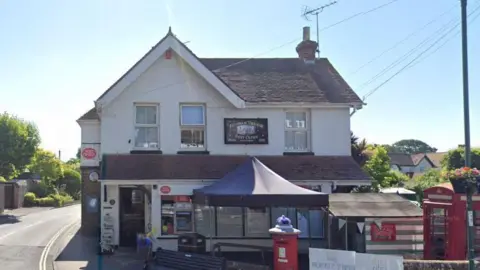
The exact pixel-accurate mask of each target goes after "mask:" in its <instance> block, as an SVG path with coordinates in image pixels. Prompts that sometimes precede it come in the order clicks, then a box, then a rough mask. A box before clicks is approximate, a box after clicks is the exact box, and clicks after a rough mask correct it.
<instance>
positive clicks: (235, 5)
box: [0, 0, 480, 159]
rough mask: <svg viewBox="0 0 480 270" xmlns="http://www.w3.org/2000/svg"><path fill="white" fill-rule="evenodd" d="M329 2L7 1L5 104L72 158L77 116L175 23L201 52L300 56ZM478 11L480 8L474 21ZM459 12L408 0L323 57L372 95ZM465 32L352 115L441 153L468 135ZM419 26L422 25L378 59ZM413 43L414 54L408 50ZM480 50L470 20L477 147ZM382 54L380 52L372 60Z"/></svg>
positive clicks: (1, 66) (2, 10) (359, 126)
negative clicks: (312, 13)
mask: <svg viewBox="0 0 480 270" xmlns="http://www.w3.org/2000/svg"><path fill="white" fill-rule="evenodd" d="M329 2H330V1H329V0H297V1H291V0H261V1H258V0H257V1H253V0H243V1H225V0H202V1H187V0H184V1H182V0H171V1H166V0H165V1H160V0H144V1H125V0H116V1H113V0H110V1H107V0H104V1H98V0H82V1H73V0H71V1H64V0H44V1H34V0H30V1H28V0H24V1H0V37H1V42H0V111H7V112H10V113H14V114H16V115H18V116H20V117H22V118H24V119H27V120H31V121H34V122H35V123H36V124H37V125H38V127H39V129H40V133H41V136H42V140H43V143H42V145H43V146H44V147H45V148H47V149H49V150H52V151H58V150H61V151H62V158H63V159H68V158H70V157H73V156H74V155H75V152H76V149H77V147H78V146H79V144H80V128H79V127H78V125H77V123H76V122H75V120H76V119H77V118H78V117H79V116H80V115H81V114H83V113H84V112H85V111H87V110H88V109H90V108H91V107H92V106H93V101H94V100H95V99H96V98H98V96H99V95H100V94H101V93H102V92H103V91H104V90H105V89H107V88H108V87H109V86H110V85H111V84H112V83H113V82H114V81H115V80H116V79H118V78H119V77H120V76H121V75H122V74H123V73H124V72H125V71H126V70H127V69H128V68H129V67H130V66H132V65H133V64H134V63H135V62H136V61H137V60H138V59H139V58H140V57H142V56H143V54H145V53H146V52H147V51H148V50H149V49H150V47H151V46H153V45H155V43H157V42H158V41H159V40H160V39H161V38H162V37H163V36H164V35H165V34H166V32H167V31H168V26H172V29H173V32H174V33H175V34H176V35H177V36H178V37H179V38H180V40H182V41H189V43H188V44H187V45H188V46H189V47H190V48H191V49H192V50H193V51H194V52H195V53H196V54H197V55H198V56H199V57H254V56H259V55H260V56H261V57H296V52H295V46H296V44H297V40H300V39H301V35H302V27H303V26H306V25H310V26H311V27H312V37H315V33H314V32H316V31H315V19H314V17H311V19H312V20H311V21H308V20H305V19H304V18H303V17H302V16H301V13H302V10H303V8H304V6H309V7H318V6H321V5H324V4H327V3H329ZM388 2H390V0H368V1H358V0H338V3H337V4H335V5H333V6H331V7H328V8H326V9H325V10H324V11H323V13H321V14H320V28H321V29H322V28H325V27H327V26H330V25H332V24H335V23H336V22H338V21H341V20H343V19H346V18H348V17H350V16H352V15H354V14H357V13H359V12H362V11H367V10H370V9H372V8H374V7H376V6H379V5H381V4H384V3H388ZM477 6H480V0H469V11H470V12H471V11H473V10H474V8H475V7H477ZM478 13H480V9H479V10H478V11H477V13H474V14H472V16H471V17H470V18H471V19H473V18H475V14H478ZM441 14H443V15H442V16H440V15H441ZM459 18H460V2H459V1H458V0H422V1H416V0H398V1H396V2H394V3H392V4H390V5H388V6H386V7H384V8H380V9H378V10H376V11H373V12H371V13H368V14H366V15H360V16H357V17H355V18H353V19H350V20H348V21H346V22H344V23H341V24H338V25H335V26H333V27H330V28H328V29H326V30H323V31H320V48H321V56H323V57H328V58H329V59H330V61H331V62H332V63H333V64H334V65H335V67H336V68H337V69H338V70H339V71H340V73H341V74H342V75H343V76H344V77H345V79H346V80H347V81H348V83H349V84H350V85H351V86H352V88H353V89H354V90H355V91H356V92H357V93H358V94H359V95H360V96H361V97H362V96H364V95H365V94H367V93H368V92H369V91H371V90H373V89H375V87H377V86H378V85H380V84H382V83H384V82H385V81H386V80H387V79H389V77H391V76H392V75H393V74H395V73H397V72H398V71H399V70H400V69H401V68H402V67H403V66H405V65H406V64H408V62H410V61H411V60H412V59H414V58H415V57H417V55H418V54H419V53H421V52H422V51H423V50H424V49H426V48H427V47H428V46H430V44H433V42H434V41H435V39H437V38H440V37H441V36H442V35H443V33H445V32H446V31H443V32H442V31H440V30H439V29H442V27H444V29H445V25H447V26H448V27H450V26H453V25H454V24H455V23H456V22H457V20H458V21H459V20H460V19H459ZM432 20H434V22H432V23H431V24H429V25H427V26H426V27H424V26H425V25H426V24H427V23H428V22H430V21H432ZM452 22H454V23H452ZM449 23H450V24H449ZM446 29H449V28H446ZM458 31H459V29H455V30H453V31H452V32H451V33H450V34H448V35H447V36H445V39H443V40H441V41H440V42H439V43H437V45H442V44H443V43H444V42H447V43H445V45H443V46H442V47H441V48H440V49H438V50H437V51H435V50H436V46H434V47H432V50H430V51H427V52H426V53H425V54H424V56H428V57H426V58H424V57H423V56H422V57H420V58H419V60H420V62H418V64H416V65H414V66H413V67H411V68H408V69H405V70H404V71H402V72H400V73H399V74H398V76H396V77H394V78H393V79H391V80H390V81H389V82H388V83H386V84H384V85H383V86H382V87H381V88H379V89H378V91H376V92H375V93H374V94H372V95H371V96H370V97H368V98H367V99H366V103H368V105H367V106H366V107H365V108H364V109H362V110H361V111H359V112H358V113H356V114H355V115H354V116H353V117H352V130H353V131H354V132H355V133H356V134H357V135H358V136H360V137H362V138H366V139H367V140H368V141H370V142H375V143H393V142H394V141H397V140H400V139H404V138H416V139H421V140H424V141H425V142H427V143H429V144H431V145H432V146H434V147H437V148H439V149H440V150H446V149H449V148H452V147H455V146H456V145H458V144H461V143H463V140H464V137H463V111H462V104H463V103H462V74H461V40H460V35H456V34H457V33H458ZM411 33H416V34H415V35H413V36H411V37H410V38H409V39H407V40H405V41H404V42H402V43H400V44H399V45H398V46H396V47H395V48H394V49H391V50H390V51H388V52H386V53H384V54H383V55H382V56H381V57H377V56H378V55H379V54H381V53H382V52H385V51H386V50H387V49H389V48H391V47H392V46H394V45H395V44H398V42H399V41H401V40H403V39H405V38H406V37H407V36H409V35H410V34H411ZM435 33H436V34H435ZM429 37H430V39H429V41H428V42H426V43H425V42H424V46H422V47H418V45H419V44H421V43H422V41H424V40H425V39H428V38H429ZM289 42H290V43H289ZM282 45H284V46H282ZM275 48H276V49H275ZM414 48H417V49H416V50H415V51H414V52H413V54H410V56H409V57H407V58H405V57H403V58H402V56H403V55H405V54H407V53H408V52H409V51H410V50H412V49H414ZM479 48H480V19H477V20H475V21H473V22H472V23H471V24H469V53H470V92H471V95H470V99H471V101H472V102H471V126H472V127H471V136H472V144H473V145H474V146H480V128H479V126H480V125H478V124H477V123H480V117H479V115H480V108H479V107H478V106H477V105H476V102H475V101H478V100H480V91H479V87H480V76H478V74H480V51H479ZM372 59H376V60H375V61H373V62H372V63H369V62H370V61H371V60H372ZM396 61H397V63H398V64H397V65H394V66H393V68H391V70H389V71H388V72H386V73H385V74H383V75H382V74H380V75H381V76H378V74H379V73H380V72H381V71H382V70H383V69H384V68H386V67H388V66H391V65H392V64H393V63H395V62H396ZM367 63H369V64H368V65H365V64H367ZM359 68H360V69H359ZM372 79H373V80H372ZM369 81H371V82H370V83H368V84H365V83H366V82H369ZM326 132H328V131H326Z"/></svg>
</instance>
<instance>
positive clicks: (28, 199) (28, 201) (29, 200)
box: [23, 192, 37, 206]
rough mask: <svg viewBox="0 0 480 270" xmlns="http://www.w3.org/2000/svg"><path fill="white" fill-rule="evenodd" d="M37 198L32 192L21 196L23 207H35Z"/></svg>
mask: <svg viewBox="0 0 480 270" xmlns="http://www.w3.org/2000/svg"><path fill="white" fill-rule="evenodd" d="M36 200H37V196H35V193H33V192H27V193H25V195H24V196H23V206H35V205H36Z"/></svg>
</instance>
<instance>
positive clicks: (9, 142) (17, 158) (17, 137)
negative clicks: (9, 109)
mask: <svg viewBox="0 0 480 270" xmlns="http://www.w3.org/2000/svg"><path fill="white" fill-rule="evenodd" d="M39 144H40V134H39V132H38V129H37V127H36V126H35V125H34V124H33V123H30V122H27V121H24V120H22V119H20V118H18V117H16V116H13V115H10V114H8V113H6V112H5V113H2V114H0V176H3V177H5V178H7V179H11V178H13V177H15V176H17V175H18V174H19V173H21V172H23V171H24V169H25V168H26V167H27V165H28V164H29V163H30V161H31V160H32V158H33V156H34V154H35V152H36V150H37V148H38V145H39Z"/></svg>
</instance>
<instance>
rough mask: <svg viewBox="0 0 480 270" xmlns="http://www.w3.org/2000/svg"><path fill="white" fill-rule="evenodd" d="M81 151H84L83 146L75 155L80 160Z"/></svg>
mask: <svg viewBox="0 0 480 270" xmlns="http://www.w3.org/2000/svg"><path fill="white" fill-rule="evenodd" d="M81 153H82V148H81V147H79V148H78V150H77V154H76V155H75V157H76V158H77V159H78V160H80V158H81V157H80V156H81Z"/></svg>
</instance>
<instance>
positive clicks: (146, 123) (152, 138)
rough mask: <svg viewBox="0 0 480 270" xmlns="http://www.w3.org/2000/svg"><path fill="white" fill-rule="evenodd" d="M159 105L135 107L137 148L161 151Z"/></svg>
mask: <svg viewBox="0 0 480 270" xmlns="http://www.w3.org/2000/svg"><path fill="white" fill-rule="evenodd" d="M158 131H159V120H158V106H157V105H135V148H136V149H159V132H158Z"/></svg>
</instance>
